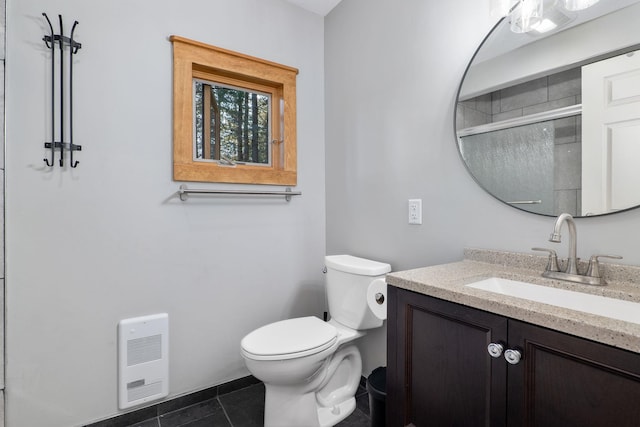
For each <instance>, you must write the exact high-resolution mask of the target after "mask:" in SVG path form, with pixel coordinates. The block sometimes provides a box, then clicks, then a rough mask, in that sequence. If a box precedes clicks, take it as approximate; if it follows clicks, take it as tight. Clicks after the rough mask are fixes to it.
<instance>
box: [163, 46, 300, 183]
mask: <svg viewBox="0 0 640 427" xmlns="http://www.w3.org/2000/svg"><path fill="white" fill-rule="evenodd" d="M170 40H171V42H172V43H173V97H174V99H173V108H174V110H173V120H174V123H173V178H174V180H176V181H203V182H227V183H245V184H273V185H296V180H297V172H296V160H297V159H296V75H297V74H298V70H297V69H295V68H291V67H287V66H284V65H280V64H276V63H273V62H269V61H265V60H262V59H258V58H253V57H250V56H247V55H243V54H240V53H236V52H232V51H229V50H225V49H221V48H218V47H214V46H209V45H206V44H203V43H200V42H196V41H193V40H188V39H185V38H182V37H178V36H171V38H170Z"/></svg>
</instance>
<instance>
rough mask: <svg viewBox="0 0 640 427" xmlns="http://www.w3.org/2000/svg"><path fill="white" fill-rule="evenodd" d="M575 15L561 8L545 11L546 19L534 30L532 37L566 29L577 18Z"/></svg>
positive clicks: (546, 9)
mask: <svg viewBox="0 0 640 427" xmlns="http://www.w3.org/2000/svg"><path fill="white" fill-rule="evenodd" d="M575 15H576V14H575V13H570V12H568V11H566V10H563V9H561V8H553V7H552V8H547V7H545V9H544V18H542V21H541V22H540V23H539V24H538V25H536V26H534V27H533V28H532V30H533V31H531V33H530V34H531V35H533V36H536V35H540V34H543V33H547V32H549V31H553V30H555V29H557V28H561V27H564V26H565V25H567V24H568V23H569V22H571V21H572V20H573V19H574V18H575Z"/></svg>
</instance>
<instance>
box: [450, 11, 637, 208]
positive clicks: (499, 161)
mask: <svg viewBox="0 0 640 427" xmlns="http://www.w3.org/2000/svg"><path fill="white" fill-rule="evenodd" d="M549 5H550V6H549ZM559 5H561V3H560V2H559V1H557V0H545V7H546V9H545V11H546V12H545V16H546V13H554V9H553V8H554V6H555V7H556V8H558V9H559V11H561V12H563V13H564V14H565V15H569V14H571V16H569V19H568V20H565V22H564V24H563V25H562V27H561V28H558V29H556V30H552V31H548V32H546V33H542V34H541V33H537V34H536V33H535V32H533V31H532V32H529V33H524V34H516V33H513V32H511V31H510V25H509V18H508V17H507V18H505V19H504V20H502V21H501V22H500V23H499V24H498V25H497V26H496V27H495V28H494V30H493V31H492V32H491V33H490V34H489V35H488V36H487V38H486V39H485V41H484V42H483V43H482V45H481V46H480V47H479V49H478V51H477V52H476V54H475V55H474V57H473V59H472V61H471V63H470V64H469V67H468V69H467V71H466V73H465V75H464V77H463V81H462V83H461V85H460V88H459V93H458V100H457V101H458V103H457V110H456V117H455V128H456V132H457V137H458V138H457V143H458V149H459V151H460V155H461V158H462V160H463V161H464V163H465V166H466V167H467V169H468V170H469V172H470V173H471V175H472V176H473V177H474V179H475V180H476V182H477V183H478V184H479V185H480V186H481V187H482V188H483V189H485V190H486V191H487V192H489V193H490V194H491V195H493V196H494V197H496V198H497V199H499V200H501V201H503V202H505V203H507V204H509V205H511V206H513V207H515V208H518V209H521V210H524V211H527V212H532V213H537V214H542V215H549V216H556V215H558V214H560V213H562V212H569V213H571V214H572V215H574V216H597V215H605V214H610V213H615V212H618V211H623V210H626V209H631V208H634V207H637V206H639V205H640V193H638V192H637V191H636V189H637V188H639V187H640V168H637V166H636V162H635V161H634V159H638V158H640V144H638V143H636V141H639V140H640V35H638V33H637V31H636V30H635V29H636V28H637V23H638V22H640V0H601V1H600V2H599V3H597V4H596V5H594V6H593V7H592V8H590V9H586V10H584V11H580V12H568V11H566V10H564V9H562V7H561V6H559ZM548 6H549V7H548ZM610 107H616V111H614V110H613V109H612V108H610ZM613 114H616V115H615V116H614V115H613Z"/></svg>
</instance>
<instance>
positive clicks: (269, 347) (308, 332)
mask: <svg viewBox="0 0 640 427" xmlns="http://www.w3.org/2000/svg"><path fill="white" fill-rule="evenodd" d="M337 340H338V330H337V329H336V328H335V327H334V326H332V325H330V324H329V323H326V322H323V321H322V320H320V319H318V318H317V317H313V316H309V317H298V318H294V319H287V320H282V321H279V322H275V323H271V324H268V325H265V326H263V327H261V328H258V329H256V330H255V331H253V332H251V333H250V334H248V335H247V336H246V337H244V338H243V339H242V342H241V349H242V354H243V355H244V356H245V357H247V358H250V359H253V360H288V359H295V358H298V357H304V356H309V355H312V354H316V353H319V352H321V351H323V350H326V349H328V348H330V347H332V346H333V345H335V344H336V343H337Z"/></svg>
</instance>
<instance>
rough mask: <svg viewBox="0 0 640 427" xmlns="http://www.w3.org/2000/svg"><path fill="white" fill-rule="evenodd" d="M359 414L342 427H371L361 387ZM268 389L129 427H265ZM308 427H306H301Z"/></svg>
mask: <svg viewBox="0 0 640 427" xmlns="http://www.w3.org/2000/svg"><path fill="white" fill-rule="evenodd" d="M356 403H357V405H356V410H355V411H354V412H353V414H351V415H350V416H349V417H347V418H346V419H345V420H344V421H342V422H340V423H339V424H338V425H337V426H338V427H369V424H370V422H369V395H368V394H367V390H366V389H365V388H364V387H362V386H360V388H359V389H358V393H357V394H356ZM263 425H264V385H263V384H262V383H258V384H253V385H250V386H248V387H245V388H242V389H240V390H236V391H233V392H230V393H226V394H219V395H218V396H216V397H213V398H211V399H208V400H204V401H202V402H199V403H196V404H194V405H191V406H187V407H185V408H182V409H177V410H175V411H172V412H167V413H164V414H162V415H159V416H157V417H153V418H150V419H148V420H146V421H143V422H139V423H135V424H129V425H128V427H262V426H263ZM300 427H304V426H300Z"/></svg>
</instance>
